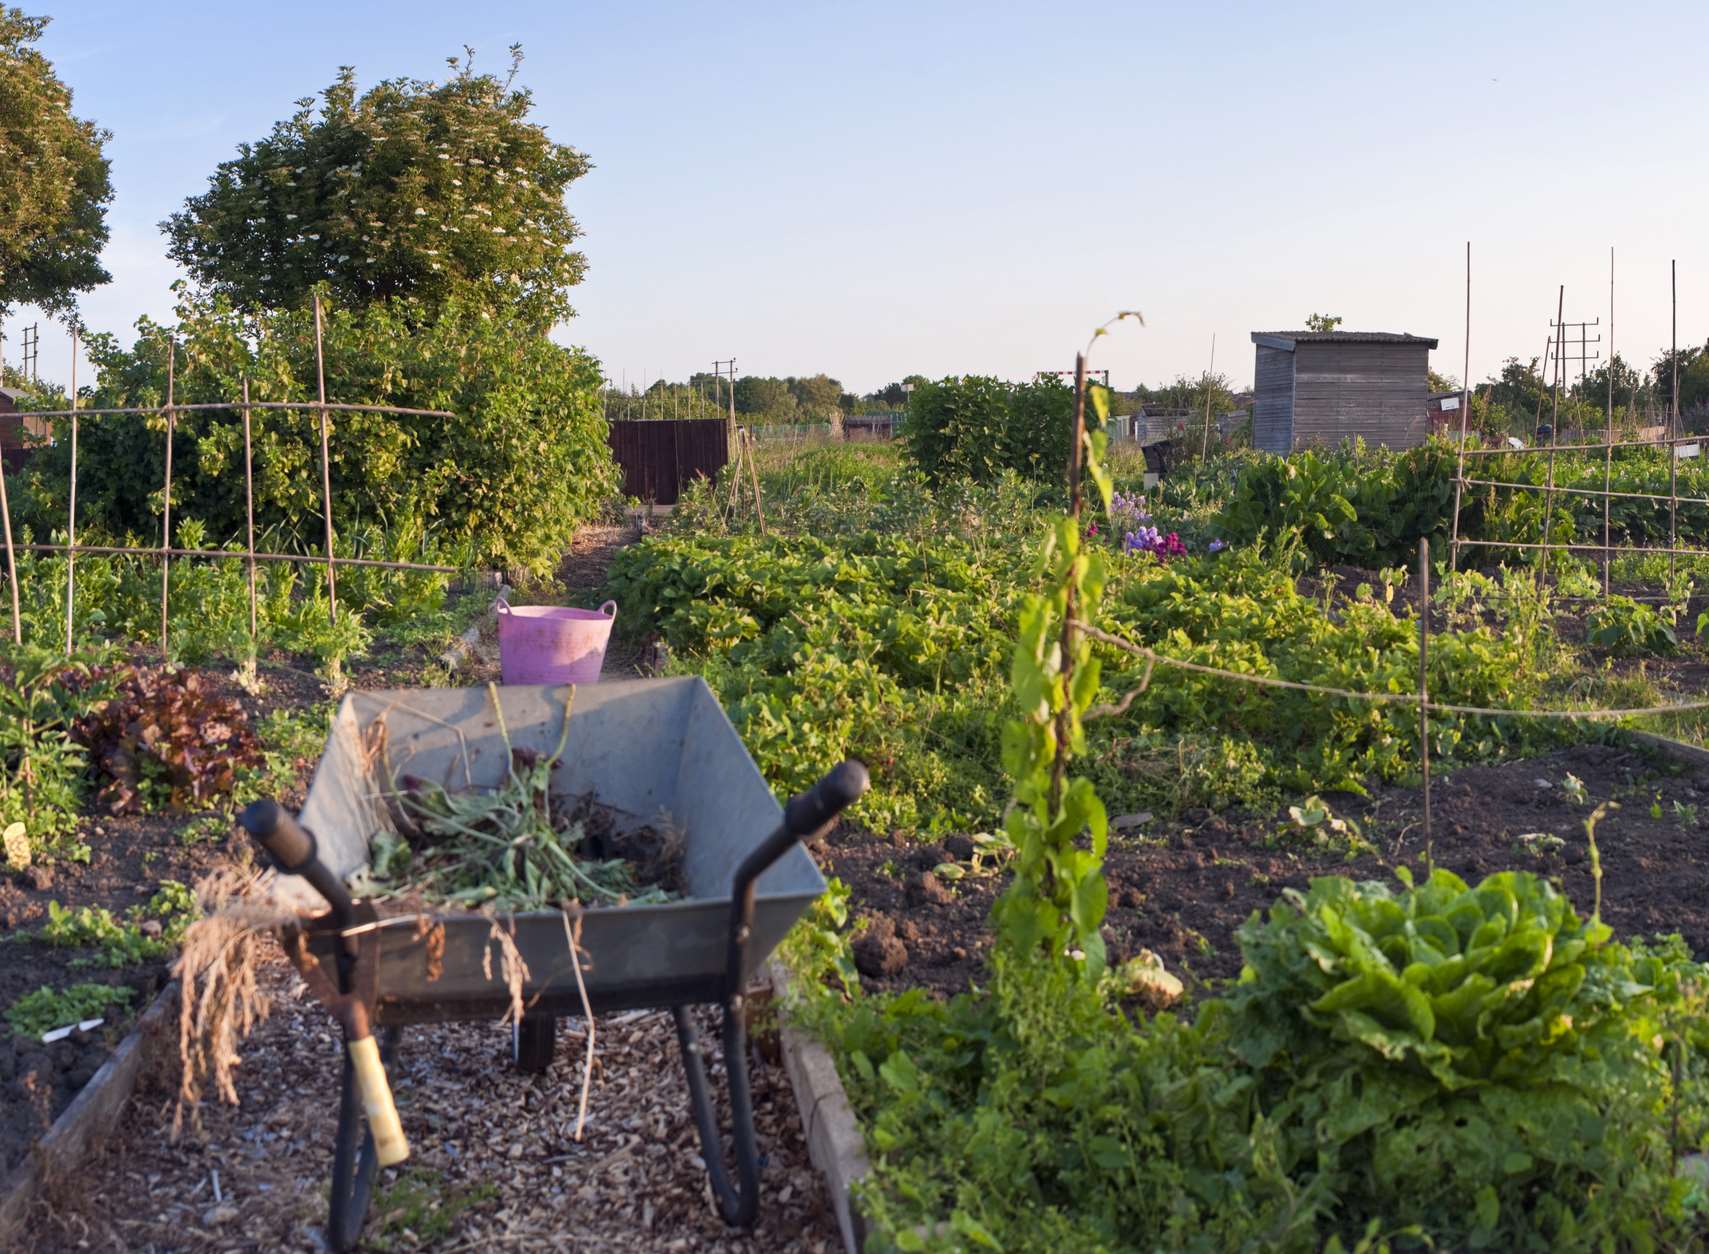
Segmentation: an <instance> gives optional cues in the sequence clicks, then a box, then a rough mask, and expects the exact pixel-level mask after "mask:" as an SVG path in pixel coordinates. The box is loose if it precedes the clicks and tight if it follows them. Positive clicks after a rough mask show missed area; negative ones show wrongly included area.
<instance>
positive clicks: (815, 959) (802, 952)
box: [777, 876, 860, 993]
mask: <svg viewBox="0 0 1709 1254" xmlns="http://www.w3.org/2000/svg"><path fill="white" fill-rule="evenodd" d="M848 927H849V886H848V885H847V884H845V883H843V882H842V881H841V880H839V879H838V878H836V876H832V877H831V878H830V879H828V880H826V881H825V891H824V892H823V893H822V894H820V895H819V896H818V897H816V898H814V899H813V904H812V905H811V906H809V907H807V913H806V914H805V915H803V916H802V917H801V919H800V921H799V922H797V923H796V924H795V926H794V927H792V928H790V929H789V934H788V935H787V936H785V937H784V938H783V943H782V944H780V945H779V946H778V951H777V957H778V960H779V961H780V962H782V963H783V964H784V966H785V967H787V968H788V969H789V970H790V971H792V972H794V973H795V978H796V987H798V988H799V987H802V986H805V987H806V988H808V989H810V990H818V991H822V990H824V989H827V988H830V987H831V986H832V982H833V981H835V985H836V987H838V988H840V989H841V990H842V991H843V992H844V993H857V992H859V991H860V972H858V971H856V970H855V965H854V957H853V955H852V954H851V953H850V951H849V941H848Z"/></svg>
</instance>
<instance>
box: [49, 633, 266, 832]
mask: <svg viewBox="0 0 1709 1254" xmlns="http://www.w3.org/2000/svg"><path fill="white" fill-rule="evenodd" d="M76 736H77V739H78V741H79V742H80V743H81V744H83V745H84V746H85V747H86V749H87V750H88V752H89V756H90V758H91V760H92V761H93V762H94V763H95V765H96V766H97V767H98V768H99V769H100V771H101V773H102V774H103V775H104V776H105V777H106V782H105V783H104V784H103V785H102V786H101V792H100V802H101V804H102V805H104V806H105V807H106V808H107V810H108V811H109V812H110V813H112V814H136V813H139V812H141V811H143V810H169V811H172V812H174V813H179V814H182V813H185V812H186V811H192V810H200V809H205V808H207V807H208V806H209V805H212V804H214V803H215V802H217V801H219V800H221V799H223V798H226V797H229V796H230V795H231V794H232V792H233V790H234V789H235V788H236V786H237V781H238V776H239V772H240V771H241V770H242V769H243V768H245V767H248V766H254V765H256V764H258V763H259V762H260V747H259V745H258V744H257V743H256V740H255V735H254V733H253V732H252V731H251V730H250V726H249V716H248V714H246V713H245V712H244V709H243V707H242V706H241V705H239V704H238V702H237V701H236V700H235V699H234V698H232V697H228V696H223V695H221V694H220V693H218V692H216V691H215V690H214V688H213V684H212V682H211V681H210V680H209V679H208V678H207V677H206V676H205V675H203V674H202V673H201V672H199V671H186V670H178V669H176V668H174V667H171V666H138V667H133V668H131V669H129V670H128V671H126V672H125V673H123V674H122V675H121V676H120V677H119V679H118V682H117V684H116V685H115V688H114V691H113V693H112V695H111V696H110V697H109V698H108V699H107V700H105V701H103V702H102V703H101V704H100V705H98V706H96V707H95V708H94V709H92V710H91V711H90V712H89V714H88V715H87V716H85V717H84V718H83V719H82V720H81V721H80V722H79V723H78V726H77V729H76Z"/></svg>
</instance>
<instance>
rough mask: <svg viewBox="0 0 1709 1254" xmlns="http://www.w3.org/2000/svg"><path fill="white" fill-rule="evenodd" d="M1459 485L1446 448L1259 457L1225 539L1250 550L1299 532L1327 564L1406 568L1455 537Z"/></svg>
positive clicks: (1249, 469)
mask: <svg viewBox="0 0 1709 1254" xmlns="http://www.w3.org/2000/svg"><path fill="white" fill-rule="evenodd" d="M1453 477H1454V455H1453V452H1452V450H1451V449H1449V448H1448V447H1447V446H1446V445H1445V444H1443V443H1441V442H1438V441H1432V442H1431V443H1428V444H1425V445H1421V446H1420V447H1418V448H1415V449H1409V450H1408V451H1406V452H1405V453H1399V454H1394V453H1388V452H1383V451H1368V450H1366V449H1365V447H1364V445H1363V444H1352V445H1344V446H1343V447H1342V448H1341V449H1339V450H1337V451H1333V452H1319V451H1317V450H1314V449H1306V450H1303V451H1301V452H1298V453H1295V454H1293V455H1291V456H1288V457H1280V456H1275V455H1260V456H1256V457H1254V458H1252V459H1251V460H1250V461H1248V462H1246V463H1245V464H1244V466H1243V468H1242V470H1241V472H1240V477H1239V480H1238V481H1237V482H1236V484H1235V487H1234V491H1233V494H1232V495H1231V496H1230V498H1229V500H1228V504H1227V507H1226V509H1225V511H1224V513H1223V523H1222V529H1223V533H1224V538H1225V539H1227V540H1229V541H1230V542H1231V543H1234V544H1241V545H1247V544H1251V543H1253V542H1255V541H1256V540H1257V539H1258V538H1259V537H1260V536H1262V535H1264V534H1265V533H1269V534H1271V535H1278V534H1282V533H1287V532H1293V531H1295V530H1297V531H1298V533H1299V534H1300V536H1301V538H1302V539H1303V540H1304V542H1305V545H1306V548H1307V549H1308V550H1309V551H1310V552H1311V553H1312V555H1313V556H1314V557H1316V558H1317V559H1318V560H1319V561H1322V562H1332V563H1347V564H1350V565H1355V566H1364V567H1367V568H1371V569H1375V568H1378V567H1382V566H1395V565H1400V564H1403V563H1405V562H1407V561H1409V560H1410V559H1411V558H1412V557H1413V556H1414V555H1415V554H1416V553H1417V552H1418V541H1419V540H1420V539H1421V538H1424V537H1428V538H1430V539H1431V540H1432V541H1433V542H1436V541H1440V540H1442V539H1444V538H1445V537H1446V536H1447V533H1448V528H1449V525H1450V523H1451V522H1452V519H1453V507H1454V491H1453ZM1515 538H1517V537H1515Z"/></svg>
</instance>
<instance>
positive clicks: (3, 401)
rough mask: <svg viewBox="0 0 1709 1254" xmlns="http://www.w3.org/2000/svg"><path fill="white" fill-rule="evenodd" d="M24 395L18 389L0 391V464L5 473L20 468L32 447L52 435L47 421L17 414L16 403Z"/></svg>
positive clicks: (24, 394) (27, 458)
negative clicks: (3, 466) (3, 467)
mask: <svg viewBox="0 0 1709 1254" xmlns="http://www.w3.org/2000/svg"><path fill="white" fill-rule="evenodd" d="M26 395H28V394H27V393H25V392H20V391H18V389H17V388H0V463H4V465H5V467H6V469H7V470H18V469H19V468H20V467H22V466H23V464H24V463H25V462H26V461H28V460H29V456H30V449H31V447H32V446H33V445H35V444H38V443H41V442H43V441H45V440H47V439H49V438H50V437H51V436H52V435H53V430H52V428H51V427H50V426H49V425H48V421H47V419H45V418H37V417H35V416H34V415H32V414H20V413H19V412H18V403H19V402H20V401H22V400H23V399H24V398H25V396H26Z"/></svg>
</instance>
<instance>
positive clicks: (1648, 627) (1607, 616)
mask: <svg viewBox="0 0 1709 1254" xmlns="http://www.w3.org/2000/svg"><path fill="white" fill-rule="evenodd" d="M1584 627H1585V639H1586V640H1588V641H1589V642H1590V643H1591V644H1593V645H1595V646H1596V647H1597V648H1599V649H1606V650H1608V652H1610V653H1612V654H1613V655H1614V656H1616V657H1657V656H1660V655H1662V654H1667V653H1673V652H1676V651H1677V650H1678V648H1679V634H1678V633H1677V632H1676V631H1674V627H1673V623H1672V621H1671V620H1670V618H1669V616H1668V615H1667V614H1666V613H1665V612H1664V611H1660V610H1657V609H1655V608H1654V607H1652V606H1648V605H1644V604H1641V603H1639V602H1637V601H1634V600H1633V599H1632V598H1631V597H1625V596H1611V597H1609V598H1607V599H1606V600H1604V601H1601V602H1599V603H1598V604H1596V605H1594V606H1592V607H1591V609H1590V612H1589V613H1588V614H1586V615H1585V619H1584Z"/></svg>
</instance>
